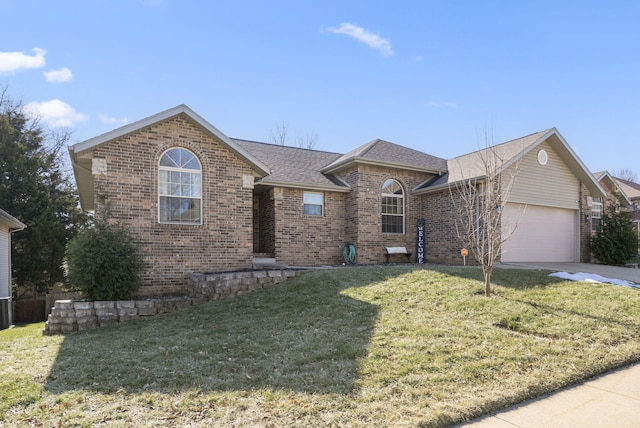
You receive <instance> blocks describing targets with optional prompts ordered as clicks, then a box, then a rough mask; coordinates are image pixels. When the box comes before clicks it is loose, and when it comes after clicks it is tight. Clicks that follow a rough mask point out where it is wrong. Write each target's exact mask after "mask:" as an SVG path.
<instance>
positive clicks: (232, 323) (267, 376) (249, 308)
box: [45, 272, 384, 394]
mask: <svg viewBox="0 0 640 428" xmlns="http://www.w3.org/2000/svg"><path fill="white" fill-rule="evenodd" d="M339 275H340V274H339V273H337V272H326V273H321V272H316V273H312V274H306V275H303V276H301V277H298V278H296V279H292V280H289V281H288V282H287V283H285V284H282V285H280V286H278V287H274V288H271V289H268V290H261V291H259V292H256V293H251V294H247V295H244V296H240V297H238V298H235V299H230V300H224V301H216V302H209V303H206V304H203V305H200V306H197V307H194V308H192V309H189V310H184V311H180V312H176V313H171V314H165V315H160V316H156V317H153V318H150V319H144V320H136V321H131V322H128V323H125V324H121V325H118V326H114V327H106V328H102V329H97V330H93V331H90V332H88V333H82V334H71V335H68V336H66V337H65V339H64V341H63V343H62V345H61V347H60V350H59V353H58V355H57V358H56V360H55V362H54V364H53V367H52V369H51V371H50V374H49V376H48V379H47V382H46V385H45V388H46V390H48V391H51V392H63V391H70V390H78V389H80V390H91V391H99V392H114V391H125V392H128V393H137V392H145V391H149V392H169V393H171V392H178V391H184V390H203V391H247V390H258V389H279V390H290V391H298V392H305V393H338V394H348V393H350V392H351V391H352V390H353V389H354V385H355V382H356V379H357V376H358V361H359V359H360V358H362V357H365V356H366V355H367V351H368V347H369V343H370V339H371V336H372V332H373V329H374V325H375V322H376V318H377V315H378V308H377V307H376V306H375V305H372V304H370V303H366V302H363V301H359V300H355V299H353V298H350V297H348V296H345V295H343V294H342V293H341V291H342V290H344V289H345V288H347V287H362V286H367V285H368V284H369V283H370V282H371V281H372V280H376V278H371V277H369V276H363V277H359V276H358V275H350V274H349V280H346V281H345V278H340V280H338V278H339ZM378 275H384V274H383V273H378ZM378 279H380V278H378Z"/></svg>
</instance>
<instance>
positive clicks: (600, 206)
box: [591, 198, 604, 233]
mask: <svg viewBox="0 0 640 428" xmlns="http://www.w3.org/2000/svg"><path fill="white" fill-rule="evenodd" d="M603 210H604V203H603V201H602V198H593V202H592V205H591V232H592V233H597V232H598V227H599V225H600V222H601V221H602V213H603ZM593 219H598V220H597V221H596V222H594V221H593ZM594 223H595V224H594Z"/></svg>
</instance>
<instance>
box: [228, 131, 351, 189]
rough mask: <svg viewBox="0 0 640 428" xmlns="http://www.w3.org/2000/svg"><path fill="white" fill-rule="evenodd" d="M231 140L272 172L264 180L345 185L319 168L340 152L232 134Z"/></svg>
mask: <svg viewBox="0 0 640 428" xmlns="http://www.w3.org/2000/svg"><path fill="white" fill-rule="evenodd" d="M232 140H233V141H234V142H236V144H238V145H239V146H240V147H242V148H243V149H244V150H246V151H247V152H249V153H251V154H252V155H253V156H255V157H256V158H257V159H260V161H261V162H263V163H264V164H265V165H267V166H268V167H269V169H270V170H271V174H269V175H267V176H266V177H264V178H263V179H262V182H263V183H265V184H271V183H274V184H275V183H282V184H290V185H298V186H301V185H303V186H307V187H309V186H311V187H313V186H316V187H326V188H336V189H338V188H343V189H346V188H348V187H347V185H346V184H345V183H342V182H341V181H340V180H338V179H337V178H335V177H333V176H331V175H329V174H323V173H322V172H320V171H321V170H322V168H323V167H324V166H326V165H328V164H330V163H332V162H333V161H335V160H336V159H338V158H339V157H340V154H339V153H331V152H323V151H319V150H309V149H302V148H298V147H289V146H282V145H278V144H267V143H260V142H256V141H247V140H240V139H236V138H232Z"/></svg>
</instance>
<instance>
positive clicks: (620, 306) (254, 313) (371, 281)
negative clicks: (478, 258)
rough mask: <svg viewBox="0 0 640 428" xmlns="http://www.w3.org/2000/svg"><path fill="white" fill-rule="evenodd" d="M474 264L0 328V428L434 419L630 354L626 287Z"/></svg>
mask: <svg viewBox="0 0 640 428" xmlns="http://www.w3.org/2000/svg"><path fill="white" fill-rule="evenodd" d="M494 283H495V293H496V296H495V297H493V298H485V297H484V296H483V295H482V291H483V283H482V275H481V272H480V271H479V270H477V269H474V268H447V267H437V268H431V269H414V268H406V267H357V268H347V269H336V270H330V271H321V272H314V273H310V274H307V275H304V276H301V277H299V278H296V279H294V280H290V281H289V282H288V283H286V284H284V285H282V286H279V287H276V288H273V289H268V290H263V291H260V292H258V293H254V294H250V295H245V296H242V297H240V298H237V299H234V300H227V301H218V302H211V303H207V304H204V305H201V306H199V307H196V308H194V309H192V310H188V311H183V312H178V313H173V314H166V315H162V316H158V317H155V318H153V319H147V320H140V321H134V322H130V323H127V324H123V325H120V326H117V327H113V328H105V329H100V330H94V331H91V332H89V333H84V334H72V335H69V336H66V337H64V338H61V337H43V336H41V335H40V330H39V329H41V328H42V325H41V324H40V325H35V326H29V327H24V328H17V329H12V330H9V331H8V332H7V331H5V332H0V353H2V360H1V361H0V375H1V376H2V379H3V381H2V384H1V385H0V386H1V387H2V390H1V391H0V398H2V401H1V403H2V404H0V424H5V425H6V426H23V425H32V426H65V427H66V426H87V427H89V426H105V427H107V426H108V427H126V426H140V427H147V426H148V427H152V426H176V427H177V426H197V427H200V426H202V427H204V426H232V425H235V426H274V427H275V426H341V427H342V426H354V427H356V426H446V425H451V424H453V423H456V422H460V421H464V420H466V419H469V418H473V417H475V416H479V415H481V414H483V413H486V412H488V411H491V410H495V409H498V408H501V407H504V406H507V405H509V404H513V403H516V402H519V401H522V400H525V399H528V398H531V397H534V396H537V395H540V394H543V393H546V392H549V391H551V390H554V389H557V388H560V387H563V386H566V385H569V384H572V383H575V382H577V381H579V380H582V379H586V378H589V377H591V376H593V375H596V374H599V373H602V372H603V371H606V370H609V369H612V368H615V367H618V366H620V365H622V364H625V363H629V362H632V361H637V360H638V359H640V293H639V292H638V290H635V289H629V288H624V287H617V286H612V285H602V284H598V285H592V284H587V283H575V282H566V281H563V280H559V279H557V278H551V277H548V276H547V275H546V273H545V272H536V271H519V270H498V271H496V272H495V274H494Z"/></svg>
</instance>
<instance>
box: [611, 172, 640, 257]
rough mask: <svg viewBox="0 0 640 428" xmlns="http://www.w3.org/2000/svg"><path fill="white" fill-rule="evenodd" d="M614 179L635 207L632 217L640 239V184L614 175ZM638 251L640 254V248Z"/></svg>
mask: <svg viewBox="0 0 640 428" xmlns="http://www.w3.org/2000/svg"><path fill="white" fill-rule="evenodd" d="M614 179H615V181H616V183H618V186H620V188H621V189H622V190H623V191H624V192H625V194H626V195H627V196H628V197H629V199H630V200H631V203H632V208H633V213H632V219H633V223H634V226H635V228H636V230H637V231H638V239H640V184H638V183H634V182H633V181H629V180H623V179H622V178H617V177H614ZM638 251H639V254H640V249H639V250H638Z"/></svg>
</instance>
